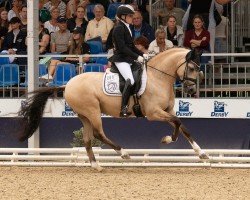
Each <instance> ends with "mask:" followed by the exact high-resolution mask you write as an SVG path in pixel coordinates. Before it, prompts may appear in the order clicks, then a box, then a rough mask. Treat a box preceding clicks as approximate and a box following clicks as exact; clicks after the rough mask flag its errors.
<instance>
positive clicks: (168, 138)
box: [161, 136, 173, 144]
mask: <svg viewBox="0 0 250 200" xmlns="http://www.w3.org/2000/svg"><path fill="white" fill-rule="evenodd" d="M171 142H173V140H172V137H170V136H165V137H163V138H162V139H161V143H165V144H169V143H171Z"/></svg>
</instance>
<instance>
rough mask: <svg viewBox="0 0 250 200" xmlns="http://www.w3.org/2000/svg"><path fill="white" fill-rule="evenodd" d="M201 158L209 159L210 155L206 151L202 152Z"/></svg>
mask: <svg viewBox="0 0 250 200" xmlns="http://www.w3.org/2000/svg"><path fill="white" fill-rule="evenodd" d="M199 158H200V159H209V157H208V155H207V154H205V153H202V154H200V155H199Z"/></svg>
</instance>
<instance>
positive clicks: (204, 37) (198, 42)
mask: <svg viewBox="0 0 250 200" xmlns="http://www.w3.org/2000/svg"><path fill="white" fill-rule="evenodd" d="M193 26H194V29H192V30H189V31H187V32H186V34H185V39H184V46H185V47H188V48H190V49H194V48H196V49H197V50H198V51H199V52H200V53H208V52H210V45H209V41H210V33H209V32H208V31H207V30H206V28H205V27H204V20H203V18H202V16H200V15H195V16H194V18H193ZM208 60H209V57H207V56H202V57H201V63H202V64H204V63H205V64H207V63H208ZM201 70H202V71H205V69H204V65H202V66H201Z"/></svg>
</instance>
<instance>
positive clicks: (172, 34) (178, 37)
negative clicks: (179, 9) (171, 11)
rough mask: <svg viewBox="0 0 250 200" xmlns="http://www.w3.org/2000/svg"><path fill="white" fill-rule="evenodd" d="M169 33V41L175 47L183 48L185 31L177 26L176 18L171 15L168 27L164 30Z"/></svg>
mask: <svg viewBox="0 0 250 200" xmlns="http://www.w3.org/2000/svg"><path fill="white" fill-rule="evenodd" d="M164 29H165V31H166V33H167V39H168V40H170V41H171V42H172V43H173V45H174V46H177V47H180V46H183V35H184V33H183V30H182V27H181V26H179V25H176V18H175V16H173V15H170V16H169V17H168V20H167V26H166V27H165V28H164Z"/></svg>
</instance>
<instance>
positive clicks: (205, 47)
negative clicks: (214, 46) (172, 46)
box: [183, 29, 210, 51]
mask: <svg viewBox="0 0 250 200" xmlns="http://www.w3.org/2000/svg"><path fill="white" fill-rule="evenodd" d="M202 38H206V39H205V40H204V41H202V42H201V44H200V47H197V48H199V49H202V50H206V51H210V44H209V41H210V33H209V32H208V31H207V30H205V29H203V31H202V32H201V34H200V35H199V36H198V35H196V34H195V31H194V30H189V31H187V32H186V33H185V38H184V44H183V46H184V47H188V48H190V49H191V43H190V40H193V39H194V40H202Z"/></svg>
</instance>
